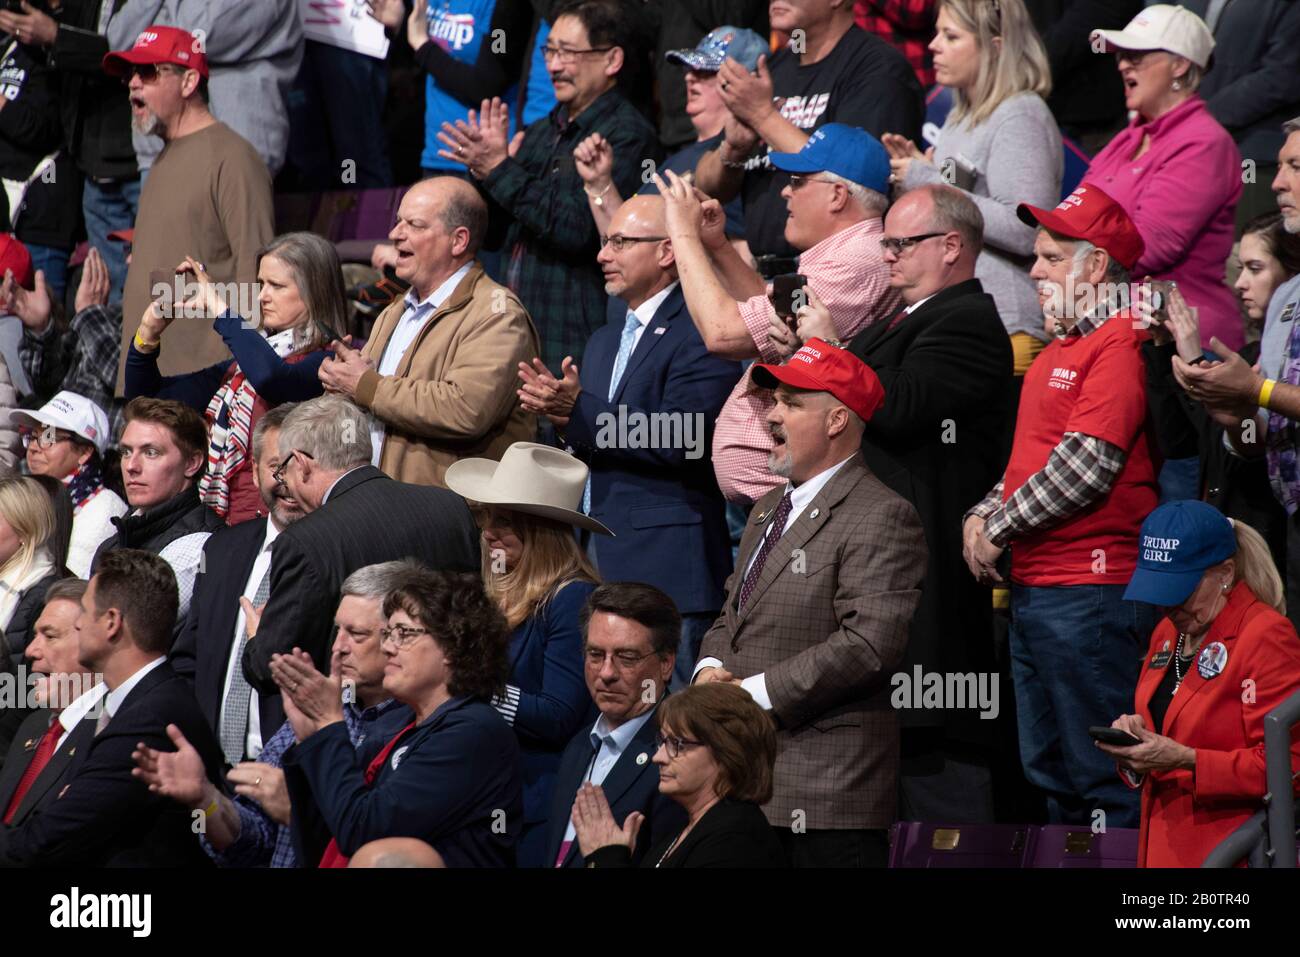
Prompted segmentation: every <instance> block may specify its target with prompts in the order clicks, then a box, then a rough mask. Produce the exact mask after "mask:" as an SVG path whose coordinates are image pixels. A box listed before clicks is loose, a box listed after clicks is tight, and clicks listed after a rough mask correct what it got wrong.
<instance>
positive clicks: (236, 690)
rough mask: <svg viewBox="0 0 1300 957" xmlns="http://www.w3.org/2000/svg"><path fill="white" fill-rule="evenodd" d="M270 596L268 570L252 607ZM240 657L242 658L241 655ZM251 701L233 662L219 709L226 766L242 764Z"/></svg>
mask: <svg viewBox="0 0 1300 957" xmlns="http://www.w3.org/2000/svg"><path fill="white" fill-rule="evenodd" d="M270 547H271V543H270V542H268V543H267V544H266V546H265V548H264V549H263V550H265V549H267V548H270ZM270 594H271V569H270V568H267V570H266V574H264V575H263V576H262V580H261V581H260V582H258V584H257V592H256V593H255V594H254V595H253V607H254V608H260V607H261V606H262V605H265V604H266V599H267V598H268V597H270ZM246 633H247V631H246V630H245V634H246ZM235 640H236V641H238V642H239V644H240V647H241V648H242V647H243V644H244V635H236V636H235ZM240 657H241V658H242V657H243V656H242V654H241V655H240ZM252 697H253V688H252V686H251V685H249V683H248V679H247V678H245V677H244V669H243V666H242V665H241V663H240V662H239V661H236V662H235V668H234V671H233V673H232V674H231V676H230V690H229V691H227V692H226V700H225V702H224V703H223V704H222V707H221V752H222V754H224V755H225V756H226V763H227V764H229V765H230V766H231V767H234V766H235V765H236V764H238V763H239V762H240V761H242V760H244V751H245V749H246V748H247V746H248V703H249V701H251V700H252Z"/></svg>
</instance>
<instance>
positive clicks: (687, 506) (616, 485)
mask: <svg viewBox="0 0 1300 957" xmlns="http://www.w3.org/2000/svg"><path fill="white" fill-rule="evenodd" d="M626 315H627V304H626V303H624V302H623V301H622V300H621V299H610V305H609V322H608V324H607V325H605V326H603V327H601V328H600V329H597V330H596V332H595V333H594V334H593V335H592V337H591V339H590V340H589V341H588V342H587V350H586V352H585V353H584V354H583V357H582V365H581V366H580V368H581V370H582V373H581V374H582V391H581V392H580V393H579V394H578V400H577V404H576V405H575V406H574V408H573V413H572V414H571V416H570V418H569V424H568V426H567V427H566V428H565V430H564V433H565V434H564V438H565V441H567V442H568V443H569V444H570V445H571V446H572V447H573V449H574V452H575V454H577V455H578V456H579V457H580V458H582V459H583V460H584V461H586V462H587V464H588V465H589V466H590V467H591V516H592V517H593V518H595V519H598V520H599V521H601V522H604V523H605V525H606V526H608V527H609V529H610V530H611V531H612V532H614V535H615V536H616V537H614V538H610V537H608V536H605V535H597V536H596V537H595V547H596V560H597V562H598V564H599V565H600V574H601V577H602V578H604V579H605V580H606V581H642V582H647V583H648V584H651V585H655V586H656V587H658V588H661V589H663V590H664V591H665V592H667V593H668V594H669V595H671V596H672V599H673V601H674V602H676V603H677V608H678V610H679V611H681V612H683V613H701V612H716V611H718V609H720V608H721V607H722V601H723V598H724V597H725V594H726V592H725V590H724V587H723V586H724V585H725V583H726V580H727V576H728V575H729V574H730V573H731V536H730V534H729V532H728V531H727V520H726V514H725V503H724V501H723V498H722V493H721V492H719V491H718V483H717V480H716V479H715V478H714V475H713V465H712V450H713V427H714V424H715V423H716V422H717V419H718V413H719V412H720V411H722V406H723V403H725V402H726V401H727V396H728V395H730V394H731V390H732V388H733V387H734V386H735V384H736V382H737V380H738V379H739V378H740V372H741V368H740V363H738V362H732V361H730V360H727V359H719V358H717V357H715V356H712V355H710V354H709V351H708V350H707V349H706V348H704V340H702V339H701V338H700V334H699V332H698V331H697V330H696V328H695V323H694V322H693V321H692V320H691V316H690V313H689V312H687V310H686V300H685V299H684V298H683V296H682V290H681V287H680V286H678V287H676V288H675V289H673V291H672V292H671V293H670V294H669V295H668V297H667V298H666V299H665V300H664V301H663V302H662V303H661V304H660V306H659V308H658V309H657V310H656V311H655V314H654V318H652V319H651V320H650V322H649V324H648V325H647V326H646V328H645V331H644V332H643V333H642V334H641V339H640V341H639V342H638V343H637V345H636V348H635V349H634V350H633V352H632V355H631V356H630V357H629V359H628V362H627V368H626V369H625V370H624V372H623V376H622V378H621V379H620V380H619V384H618V390H617V391H616V392H615V393H614V398H613V400H612V401H610V400H607V399H606V396H608V395H609V382H610V378H611V376H612V374H613V371H614V360H615V358H616V357H617V356H618V346H619V340H620V339H621V338H622V335H623V325H624V318H625V317H626ZM657 413H668V414H669V418H667V419H662V418H651V416H653V415H655V414H657ZM664 422H668V423H673V422H675V423H676V425H675V426H674V428H673V430H672V431H671V432H670V431H669V430H668V429H666V428H663V427H662V425H661V423H664ZM652 426H659V439H660V441H659V442H657V443H652V440H653V438H654V429H653V428H652ZM638 427H639V429H640V434H639V435H638V431H637V430H638ZM688 429H690V430H694V431H688ZM648 444H658V445H661V446H666V447H660V448H654V447H646V446H647V445H648ZM637 446H640V447H637Z"/></svg>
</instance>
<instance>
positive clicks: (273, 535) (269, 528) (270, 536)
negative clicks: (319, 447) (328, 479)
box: [262, 475, 343, 549]
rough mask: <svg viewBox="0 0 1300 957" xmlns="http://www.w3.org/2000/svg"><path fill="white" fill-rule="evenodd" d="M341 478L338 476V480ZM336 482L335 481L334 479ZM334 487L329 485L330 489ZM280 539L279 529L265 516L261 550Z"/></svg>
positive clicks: (269, 517)
mask: <svg viewBox="0 0 1300 957" xmlns="http://www.w3.org/2000/svg"><path fill="white" fill-rule="evenodd" d="M342 477H343V476H342V475H340V476H339V478H342ZM336 481H337V479H336ZM333 487H334V486H333V485H331V486H330V488H333ZM279 537H280V529H278V528H276V527H275V522H273V521H271V516H270V515H268V516H266V537H265V538H263V539H262V548H263V549H265V548H266V547H267V546H268V545H270V544H271V543H272V542H273V541H275V540H276V539H277V538H279Z"/></svg>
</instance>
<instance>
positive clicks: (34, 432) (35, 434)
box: [20, 429, 74, 449]
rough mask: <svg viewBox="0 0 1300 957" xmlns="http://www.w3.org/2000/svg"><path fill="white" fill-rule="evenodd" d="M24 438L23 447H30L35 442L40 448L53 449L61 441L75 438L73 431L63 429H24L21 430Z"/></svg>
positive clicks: (69, 440)
mask: <svg viewBox="0 0 1300 957" xmlns="http://www.w3.org/2000/svg"><path fill="white" fill-rule="evenodd" d="M20 431H21V433H22V438H23V448H25V449H26V448H30V447H31V446H32V444H33V443H35V444H36V446H37V447H38V448H42V449H52V448H54V446H56V445H58V444H59V443H60V442H71V441H72V440H73V438H74V436H73V435H72V433H71V432H64V431H63V430H62V429H22V430H20Z"/></svg>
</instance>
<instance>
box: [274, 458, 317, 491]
mask: <svg viewBox="0 0 1300 957" xmlns="http://www.w3.org/2000/svg"><path fill="white" fill-rule="evenodd" d="M295 455H301V456H302V457H303V458H305V459H311V460H312V461H313V462H315V461H316V456H314V455H312V454H310V453H308V452H304V451H303V450H302V449H294V450H293V451H292V452H290V453H289V454H288V455H286V456H285V457H284V461H283V462H281V463H280V464H279V465H277V466H276V467H275V469H274V471H272V472H271V480H272V481H273V482H275V484H276V485H283V484H284V470H285V469H287V468H288V467H289V463H290V462H292V461H293V457H294V456H295Z"/></svg>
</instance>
